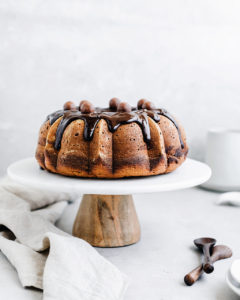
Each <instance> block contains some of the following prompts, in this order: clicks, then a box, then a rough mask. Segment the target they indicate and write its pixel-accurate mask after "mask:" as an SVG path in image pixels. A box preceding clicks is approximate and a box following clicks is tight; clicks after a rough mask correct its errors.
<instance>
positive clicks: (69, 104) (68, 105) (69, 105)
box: [63, 101, 76, 110]
mask: <svg viewBox="0 0 240 300" xmlns="http://www.w3.org/2000/svg"><path fill="white" fill-rule="evenodd" d="M63 109H64V110H76V106H75V104H74V103H73V102H72V101H67V102H66V103H64V105H63Z"/></svg>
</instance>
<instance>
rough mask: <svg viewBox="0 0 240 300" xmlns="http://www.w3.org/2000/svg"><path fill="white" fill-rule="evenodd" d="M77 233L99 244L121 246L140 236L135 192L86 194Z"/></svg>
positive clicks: (81, 207)
mask: <svg viewBox="0 0 240 300" xmlns="http://www.w3.org/2000/svg"><path fill="white" fill-rule="evenodd" d="M73 235H74V236H76V237H79V238H81V239H84V240H85V241H87V242H89V243H90V244H91V245H92V246H96V247H119V246H126V245H130V244H134V243H136V242H137V241H138V240H139V239H140V225H139V222H138V217H137V214H136V210H135V206H134V203H133V198H132V196H131V195H84V196H83V198H82V202H81V204H80V207H79V210H78V213H77V216H76V219H75V222H74V225H73Z"/></svg>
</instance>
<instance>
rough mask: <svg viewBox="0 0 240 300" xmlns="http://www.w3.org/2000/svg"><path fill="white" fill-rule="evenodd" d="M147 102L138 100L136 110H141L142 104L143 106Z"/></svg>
mask: <svg viewBox="0 0 240 300" xmlns="http://www.w3.org/2000/svg"><path fill="white" fill-rule="evenodd" d="M147 101H148V100H147V99H140V100H139V101H138V103H137V108H138V109H142V107H143V104H144V103H145V102H147Z"/></svg>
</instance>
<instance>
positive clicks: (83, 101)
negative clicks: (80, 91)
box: [79, 100, 90, 111]
mask: <svg viewBox="0 0 240 300" xmlns="http://www.w3.org/2000/svg"><path fill="white" fill-rule="evenodd" d="M84 103H90V102H89V101H87V100H82V101H81V102H80V103H79V110H80V111H81V106H82V105H83V104H84Z"/></svg>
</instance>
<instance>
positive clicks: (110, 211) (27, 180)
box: [7, 158, 211, 247]
mask: <svg viewBox="0 0 240 300" xmlns="http://www.w3.org/2000/svg"><path fill="white" fill-rule="evenodd" d="M7 172H8V176H9V177H10V178H11V179H12V180H14V181H16V182H18V183H21V184H23V185H25V186H29V187H34V188H37V189H45V190H49V191H58V192H77V193H79V194H84V195H83V198H82V201H81V204H80V207H79V210H78V213H77V216H76V219H75V222H74V225H73V235H74V236H77V237H79V238H82V239H84V240H86V241H87V242H89V243H90V244H91V245H93V246H97V247H119V246H126V245H130V244H133V243H136V242H137V241H138V240H139V239H140V225H139V221H138V217H137V213H136V210H135V207H134V203H133V198H132V194H137V193H155V192H165V191H172V190H178V189H184V188H189V187H193V186H196V185H199V184H202V183H203V182H205V181H207V180H208V179H209V178H210V176H211V169H210V168H209V167H208V166H207V165H206V164H204V163H201V162H198V161H196V160H192V159H189V158H188V159H187V160H186V161H185V162H184V163H183V165H182V166H180V167H179V168H178V169H177V170H175V171H174V172H172V173H169V174H165V175H158V176H150V177H136V178H124V179H90V178H74V177H66V176H62V175H58V174H53V173H49V172H47V171H43V170H40V168H39V166H38V164H37V162H36V160H35V159H34V158H26V159H23V160H20V161H17V162H15V163H13V164H12V165H10V166H9V167H8V170H7ZM146 201H147V199H146Z"/></svg>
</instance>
